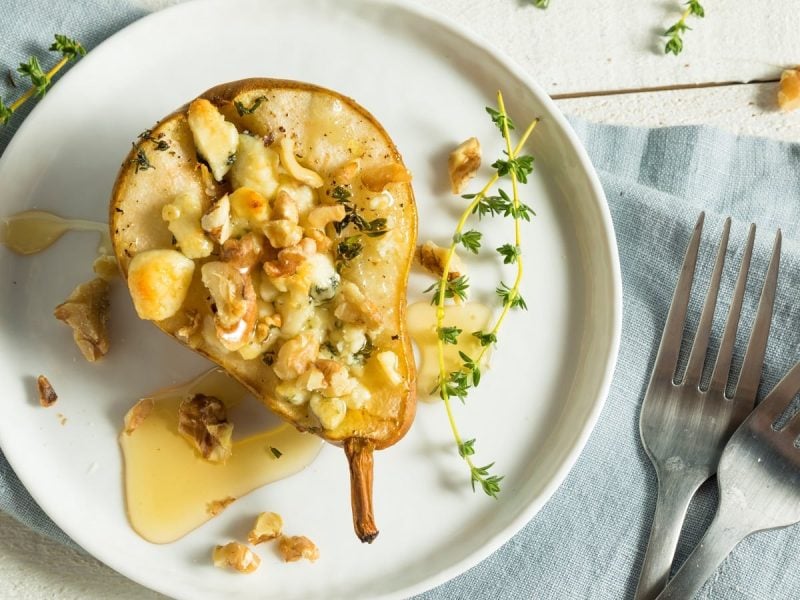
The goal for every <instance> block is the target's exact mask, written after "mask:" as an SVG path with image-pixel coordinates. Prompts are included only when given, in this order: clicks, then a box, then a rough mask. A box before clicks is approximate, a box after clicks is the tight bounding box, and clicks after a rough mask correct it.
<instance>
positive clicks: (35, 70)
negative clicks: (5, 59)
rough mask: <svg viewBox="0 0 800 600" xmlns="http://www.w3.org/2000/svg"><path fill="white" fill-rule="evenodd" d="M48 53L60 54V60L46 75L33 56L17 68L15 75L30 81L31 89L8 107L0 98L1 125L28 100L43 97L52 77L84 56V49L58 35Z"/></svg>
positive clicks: (78, 44)
mask: <svg viewBox="0 0 800 600" xmlns="http://www.w3.org/2000/svg"><path fill="white" fill-rule="evenodd" d="M50 51H51V52H60V53H61V59H60V60H59V61H58V62H57V63H56V64H55V65H54V66H53V67H52V68H51V69H50V70H49V71H47V72H46V73H45V71H44V70H43V69H42V66H41V65H40V64H39V59H37V58H36V57H35V56H31V57H30V58H29V59H28V62H24V63H21V64H20V65H19V67H18V68H17V73H19V74H20V75H22V76H23V77H25V78H27V79H30V81H31V87H30V88H28V90H27V91H26V92H25V93H24V94H22V96H20V97H19V98H17V99H16V100H15V101H14V102H13V103H11V104H10V105H6V104H5V103H4V102H3V99H2V98H0V123H2V124H3V125H5V124H6V123H8V122H9V121H10V120H11V117H12V115H13V114H14V113H15V112H16V111H17V110H18V109H19V107H20V106H22V105H23V104H25V103H26V102H27V101H28V100H30V99H31V98H33V97H34V96H44V95H45V94H46V93H47V90H48V88H49V87H50V84H51V83H52V81H53V77H55V75H56V73H58V72H59V71H60V70H61V69H62V68H63V67H64V65H66V64H67V63H68V62H69V61H70V60H72V59H77V58H79V57H81V56H83V55H84V54H86V49H85V48H84V47H83V46H81V44H80V43H79V42H77V41H75V40H72V39H70V38H68V37H67V36H65V35H60V34H56V35H55V41H54V42H53V43H52V45H51V46H50Z"/></svg>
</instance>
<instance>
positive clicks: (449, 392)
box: [425, 0, 547, 498]
mask: <svg viewBox="0 0 800 600" xmlns="http://www.w3.org/2000/svg"><path fill="white" fill-rule="evenodd" d="M536 4H537V6H538V5H539V4H541V5H542V7H544V6H546V5H547V2H546V0H544V1H542V2H537V3H536ZM497 104H498V106H497V108H496V109H495V108H492V107H487V108H486V112H487V113H488V114H489V116H490V117H491V119H492V122H493V123H494V124H495V125H497V127H498V129H499V130H500V132H501V134H502V135H503V139H504V140H505V144H506V149H505V151H504V152H505V158H501V159H498V160H497V161H495V163H494V164H493V165H492V167H493V168H494V169H495V174H494V175H493V176H492V177H491V178H490V179H489V181H488V183H486V185H485V186H484V187H483V189H482V190H481V191H480V192H478V193H477V194H465V195H464V196H462V197H463V198H464V199H466V200H469V205H468V206H467V208H466V209H465V210H464V212H463V213H462V214H461V217H460V219H459V221H458V224H457V225H456V230H455V233H454V234H453V237H452V239H451V243H450V247H449V249H448V251H447V255H446V257H445V261H444V266H443V269H442V276H441V278H440V279H439V280H438V281H437V282H436V283H434V284H433V285H432V286H430V287H429V288H428V289H427V290H425V291H426V292H431V291H432V292H433V300H432V304H434V305H435V306H436V331H437V338H438V339H437V347H438V352H439V365H440V369H439V378H438V382H437V385H436V387H435V389H434V390H433V392H436V391H438V392H439V396H440V397H441V398H442V400H443V402H444V406H445V410H446V412H447V418H448V420H449V422H450V428H451V430H452V432H453V438H454V439H455V442H456V448H457V449H458V454H459V456H460V457H461V458H462V459H463V460H464V461H465V462H466V463H467V466H468V467H469V470H470V482H471V484H472V489H473V490H475V489H476V484H479V485H480V487H481V489H482V490H483V492H484V493H485V494H487V495H488V496H491V497H493V498H495V497H497V494H498V493H500V482H501V481H502V480H503V477H502V476H500V475H493V474H491V469H492V468H493V467H494V462H491V463H489V464H487V465H484V466H478V465H476V464H475V463H474V462H473V460H472V457H473V456H474V455H475V439H474V438H473V439H470V440H466V441H464V440H463V439H462V438H461V434H460V432H459V430H458V426H457V425H456V421H455V415H454V413H453V407H452V404H451V402H450V400H451V398H454V397H455V398H458V399H459V400H461V401H462V402H466V398H467V396H468V394H469V390H470V389H471V388H474V387H477V386H478V384H479V383H480V381H481V369H480V366H481V365H482V364H483V358H484V356H485V355H486V352H487V351H488V350H489V348H490V347H491V346H492V345H494V344H496V343H497V333H498V331H499V330H500V327H501V325H502V324H503V321H504V320H505V318H506V316H507V315H508V312H509V311H510V310H511V309H512V308H522V309H525V308H527V305H526V303H525V300H523V298H522V296H521V295H520V292H519V287H520V283H521V282H522V273H523V269H522V250H521V230H520V223H521V221H523V220H525V221H529V220H530V218H531V215H533V214H535V213H534V212H533V210H531V208H530V207H529V206H527V205H525V204H523V203H522V202H521V201H520V199H519V184H520V183H523V184H524V183H527V181H528V175H530V174H531V172H532V171H533V157H532V156H529V155H520V154H519V152H520V150H521V149H522V148H523V146H524V145H525V142H526V141H527V140H528V137H529V136H530V135H531V133H532V132H533V129H534V127H535V126H536V124H537V123H538V121H539V119H535V120H534V121H533V122H532V123H531V124H530V125H529V126H528V128H527V129H526V130H525V132H524V133H523V134H522V137H521V138H520V140H519V142H518V143H517V145H516V146H515V147H514V148H512V146H511V137H510V134H509V132H510V131H511V130H513V129H514V123H513V121H512V120H511V119H510V118H509V116H508V114H507V113H506V109H505V104H504V102H503V95H502V94H501V93H500V92H498V94H497ZM501 177H508V178H510V179H511V188H512V193H511V195H509V194H507V193H506V192H505V191H503V190H502V189H498V190H497V194H496V195H493V196H489V195H488V194H489V190H490V189H492V187H493V186H494V185H495V184H496V183H497V182H498V181H499V180H500V178H501ZM471 215H477V216H478V219H479V220H480V219H481V218H482V217H487V216H488V217H495V216H502V217H505V218H510V219H512V220H513V224H514V243H513V244H510V243H509V244H504V245H502V246H500V247H499V248H497V252H498V253H499V254H500V255H501V256H502V257H503V259H504V260H503V262H504V263H505V264H514V265H515V266H516V270H517V274H516V278H515V279H514V284H513V285H512V286H511V287H508V286H507V285H506V284H505V283H503V282H500V286H499V287H498V288H497V290H496V292H497V294H498V296H499V297H500V299H501V300H502V302H503V310H502V311H501V313H500V315H499V316H498V317H497V320H496V321H495V323H494V326H493V327H492V328H491V330H489V331H475V332H473V333H472V335H473V336H474V337H476V338H477V339H478V340H479V341H480V344H481V350H480V352H479V353H478V354H477V356H475V357H472V356H469V355H468V354H466V353H464V352H459V357H460V358H461V361H462V365H461V368H460V369H459V370H457V371H450V372H447V371H446V370H445V368H444V364H445V362H444V347H445V345H446V344H455V343H457V337H458V335H459V334H460V333H461V331H460V330H459V329H457V328H455V327H445V325H444V316H445V306H446V305H445V301H446V300H447V299H453V300H455V301H456V302H460V301H462V300H464V299H465V298H466V292H467V289H468V288H469V284H468V282H467V279H466V276H464V275H461V276H459V277H457V278H454V279H452V280H451V279H450V264H451V261H452V258H453V254H454V253H455V249H456V246H457V245H458V244H461V245H463V246H464V247H465V248H466V249H467V250H469V251H470V252H475V253H477V251H478V249H479V248H480V242H481V237H482V236H481V234H480V232H478V231H477V230H474V229H470V230H467V231H464V227H465V225H466V222H467V220H468V219H469V217H470V216H471ZM433 392H432V393H433Z"/></svg>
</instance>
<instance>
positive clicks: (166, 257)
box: [128, 250, 194, 321]
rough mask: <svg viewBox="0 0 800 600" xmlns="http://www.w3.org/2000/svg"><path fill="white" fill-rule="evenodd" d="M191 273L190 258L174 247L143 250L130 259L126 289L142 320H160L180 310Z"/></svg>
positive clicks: (192, 269)
mask: <svg viewBox="0 0 800 600" xmlns="http://www.w3.org/2000/svg"><path fill="white" fill-rule="evenodd" d="M193 274H194V261H193V260H192V259H190V258H186V257H185V256H184V255H183V254H181V253H180V252H178V251H177V250H147V251H145V252H140V253H139V254H137V255H136V256H134V257H133V260H131V263H130V266H129V267H128V288H129V289H130V292H131V298H133V305H134V307H135V308H136V312H137V314H138V315H139V317H140V318H142V319H149V320H151V321H160V320H162V319H167V318H169V317H171V316H172V315H174V314H175V313H177V312H178V310H180V308H181V305H182V304H183V301H184V300H185V299H186V293H187V292H188V291H189V285H190V284H191V283H192V275H193Z"/></svg>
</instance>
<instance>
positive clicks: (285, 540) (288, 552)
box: [278, 535, 319, 562]
mask: <svg viewBox="0 0 800 600" xmlns="http://www.w3.org/2000/svg"><path fill="white" fill-rule="evenodd" d="M278 552H280V555H281V557H282V558H283V560H284V561H285V562H296V561H298V560H300V559H302V558H305V559H306V560H308V561H311V562H314V561H315V560H317V559H318V558H319V548H317V546H316V544H314V542H312V541H311V540H310V539H308V538H307V537H305V536H304V535H293V536H291V537H288V536H285V535H282V536H281V538H280V540H278Z"/></svg>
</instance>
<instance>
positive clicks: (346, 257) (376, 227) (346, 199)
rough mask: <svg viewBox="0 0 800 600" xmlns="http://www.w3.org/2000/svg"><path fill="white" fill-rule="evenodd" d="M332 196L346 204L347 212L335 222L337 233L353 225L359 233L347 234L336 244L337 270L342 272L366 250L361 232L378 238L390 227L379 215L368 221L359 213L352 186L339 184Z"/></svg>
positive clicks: (338, 201) (340, 233)
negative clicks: (354, 202) (354, 201)
mask: <svg viewBox="0 0 800 600" xmlns="http://www.w3.org/2000/svg"><path fill="white" fill-rule="evenodd" d="M330 196H331V197H332V198H333V199H334V200H336V202H337V203H339V204H341V205H342V206H344V210H345V214H344V218H343V219H342V220H341V221H337V222H335V223H334V224H333V228H334V230H335V231H336V234H337V235H339V236H341V235H342V232H343V231H344V230H345V229H346V228H347V227H348V226H349V225H351V226H352V228H353V229H354V230H355V231H357V232H358V233H356V234H353V235H348V236H346V237H345V238H344V239H343V240H341V241H340V242H339V243H338V244H337V245H336V256H337V258H336V270H337V271H339V272H341V270H342V269H343V268H345V267H346V266H347V265H348V263H349V262H350V261H351V260H353V259H354V258H356V257H357V256H358V255H359V254H361V252H362V251H363V250H364V244H363V243H362V241H361V234H364V235H366V236H367V237H369V238H378V237H381V236H382V235H386V233H387V232H388V231H389V229H388V228H387V227H386V224H387V220H386V219H385V218H382V217H379V218H377V219H372V220H371V221H367V220H366V219H365V218H364V217H362V216H361V215H360V214H359V213H358V209H357V208H356V206H355V204H353V200H352V198H353V192H352V191H351V190H350V186H346V185H337V186H336V187H334V188H333V190H331V192H330Z"/></svg>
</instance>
